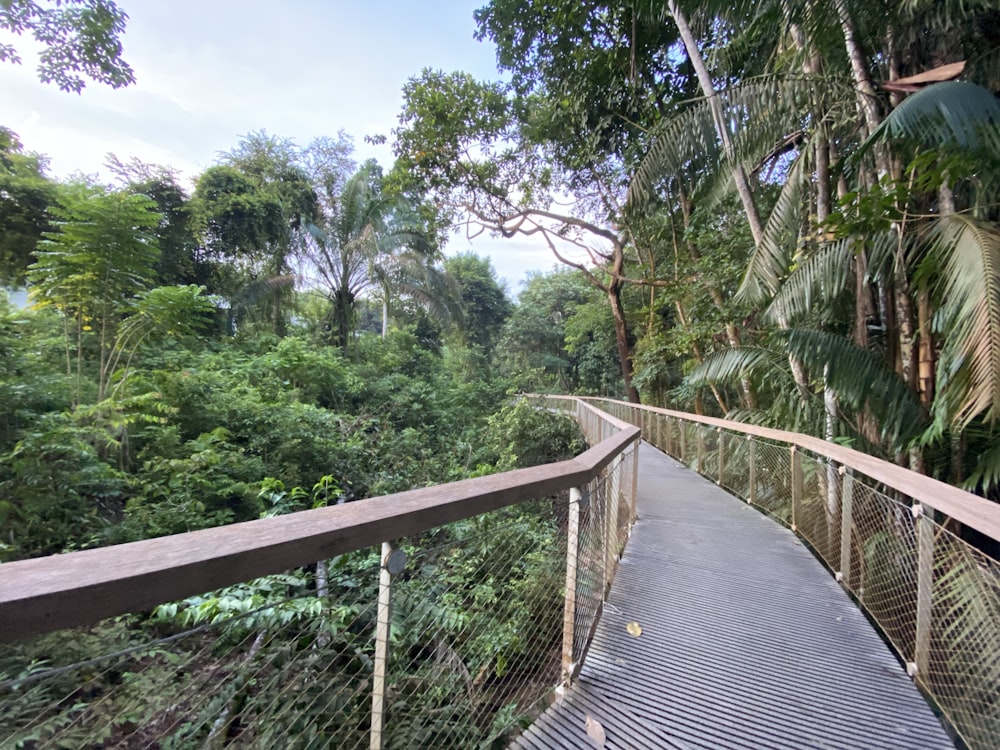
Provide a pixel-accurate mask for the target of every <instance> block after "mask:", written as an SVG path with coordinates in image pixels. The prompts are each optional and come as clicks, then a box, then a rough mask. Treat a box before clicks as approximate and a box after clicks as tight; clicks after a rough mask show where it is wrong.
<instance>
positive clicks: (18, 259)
mask: <svg viewBox="0 0 1000 750" xmlns="http://www.w3.org/2000/svg"><path fill="white" fill-rule="evenodd" d="M45 166H46V162H45V158H44V157H42V156H39V155H38V154H32V153H25V151H24V148H23V147H22V145H21V142H20V141H19V140H18V138H17V135H16V134H15V133H14V132H13V131H11V130H9V129H7V128H3V127H0V283H5V284H13V285H15V286H18V285H20V284H23V283H24V274H25V271H26V270H27V268H28V266H29V265H31V263H32V261H34V259H35V248H36V247H37V246H38V243H39V241H41V239H42V235H43V234H44V233H45V232H46V231H47V230H48V229H49V213H48V211H49V207H50V206H51V205H52V204H53V202H54V201H55V198H56V185H55V183H54V182H52V180H50V179H49V178H48V177H47V176H46V175H45Z"/></svg>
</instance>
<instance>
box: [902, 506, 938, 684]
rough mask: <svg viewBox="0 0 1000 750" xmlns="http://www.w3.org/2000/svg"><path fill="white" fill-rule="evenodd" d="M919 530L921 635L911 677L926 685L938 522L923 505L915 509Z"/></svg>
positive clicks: (918, 586)
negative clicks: (928, 513) (935, 527)
mask: <svg viewBox="0 0 1000 750" xmlns="http://www.w3.org/2000/svg"><path fill="white" fill-rule="evenodd" d="M913 514H914V515H915V516H916V527H917V529H916V530H917V633H916V642H915V643H914V644H913V664H908V665H907V671H908V672H909V673H910V676H911V677H913V676H914V675H915V676H916V677H917V679H918V680H921V681H924V682H926V681H927V679H928V678H929V676H930V656H931V610H932V607H933V604H934V522H933V521H932V520H931V519H930V518H928V517H927V515H926V514H925V509H924V507H923V506H922V505H920V504H919V503H918V504H916V505H914V506H913Z"/></svg>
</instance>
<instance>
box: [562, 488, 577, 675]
mask: <svg viewBox="0 0 1000 750" xmlns="http://www.w3.org/2000/svg"><path fill="white" fill-rule="evenodd" d="M581 496H582V493H581V492H580V490H579V488H577V487H573V488H572V489H570V491H569V528H568V529H567V532H566V603H565V606H564V608H563V643H562V684H563V685H566V686H568V685H569V684H570V682H572V680H573V672H574V669H575V665H574V663H573V638H574V633H575V629H576V569H577V557H578V555H579V551H580V498H581Z"/></svg>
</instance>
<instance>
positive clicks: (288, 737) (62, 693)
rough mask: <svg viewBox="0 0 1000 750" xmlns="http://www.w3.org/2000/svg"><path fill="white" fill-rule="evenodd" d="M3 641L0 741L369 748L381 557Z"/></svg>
mask: <svg viewBox="0 0 1000 750" xmlns="http://www.w3.org/2000/svg"><path fill="white" fill-rule="evenodd" d="M320 566H321V567H320V568H319V575H317V568H316V567H310V568H302V569H298V570H295V571H290V572H288V573H285V574H281V575H274V576H267V577H265V578H260V579H256V580H254V581H250V582H247V583H244V584H240V585H237V586H231V587H228V588H226V589H222V590H219V591H214V592H210V593H208V594H205V595H202V596H196V597H190V598H188V599H186V600H184V601H181V602H173V603H169V604H165V605H161V606H160V607H157V608H156V609H154V610H153V611H152V612H149V613H145V614H142V615H128V616H123V617H118V618H114V619H111V620H106V621H104V622H102V623H100V624H99V625H97V626H95V627H93V628H88V629H80V630H74V631H61V632H57V633H54V634H50V635H46V636H41V637H39V638H37V639H33V640H30V641H24V642H21V643H17V644H14V645H12V646H8V647H6V648H5V649H4V652H3V656H2V657H0V700H2V705H3V708H2V709H0V747H4V748H29V749H33V748H164V749H166V748H194V747H198V748H200V747H222V746H236V747H243V748H273V747H288V748H322V747H330V746H345V747H360V746H362V745H364V746H367V742H368V731H369V729H368V725H369V705H370V700H371V653H372V643H373V640H372V631H373V623H374V605H375V599H374V598H373V591H374V590H373V588H372V585H371V582H372V581H377V578H373V576H374V575H376V574H377V569H378V557H377V556H376V555H373V554H372V553H371V552H370V551H367V552H358V553H353V554H351V555H344V556H342V557H340V558H337V559H336V560H333V561H329V562H325V563H321V564H320Z"/></svg>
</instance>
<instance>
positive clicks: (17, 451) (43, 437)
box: [0, 414, 127, 559]
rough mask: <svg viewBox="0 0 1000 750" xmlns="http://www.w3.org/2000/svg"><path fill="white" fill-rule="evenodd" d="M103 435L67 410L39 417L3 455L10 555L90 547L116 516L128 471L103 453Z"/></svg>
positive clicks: (0, 484)
mask: <svg viewBox="0 0 1000 750" xmlns="http://www.w3.org/2000/svg"><path fill="white" fill-rule="evenodd" d="M106 445H107V434H106V433H105V432H104V431H103V430H100V429H95V428H93V427H89V426H87V425H85V424H80V423H79V422H78V421H76V420H74V419H73V418H72V417H70V416H67V415H66V414H49V415H46V416H44V417H40V418H38V419H37V421H36V422H35V424H34V425H32V427H31V428H30V430H28V431H26V433H25V434H24V436H23V437H22V438H21V439H20V440H19V441H18V443H17V445H16V446H15V447H14V449H13V450H12V451H11V452H10V453H8V454H7V455H5V456H3V457H2V458H0V477H2V479H0V493H2V494H0V530H2V535H3V540H4V542H3V547H2V548H0V555H2V556H3V557H5V558H7V559H17V558H20V557H31V556H37V555H46V554H52V553H55V552H62V551H65V550H68V549H79V548H83V547H88V546H93V545H95V543H97V542H98V540H99V537H100V535H101V534H102V533H103V532H104V530H105V528H106V526H107V523H108V521H109V519H111V518H113V517H115V516H117V515H118V514H119V512H120V509H121V504H122V500H123V499H124V497H125V494H126V489H127V477H126V476H125V475H124V474H123V473H121V472H119V471H116V470H115V469H114V468H112V467H111V466H110V465H109V464H108V463H107V462H106V461H105V460H104V459H103V458H102V457H101V449H102V448H104V447H106Z"/></svg>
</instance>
